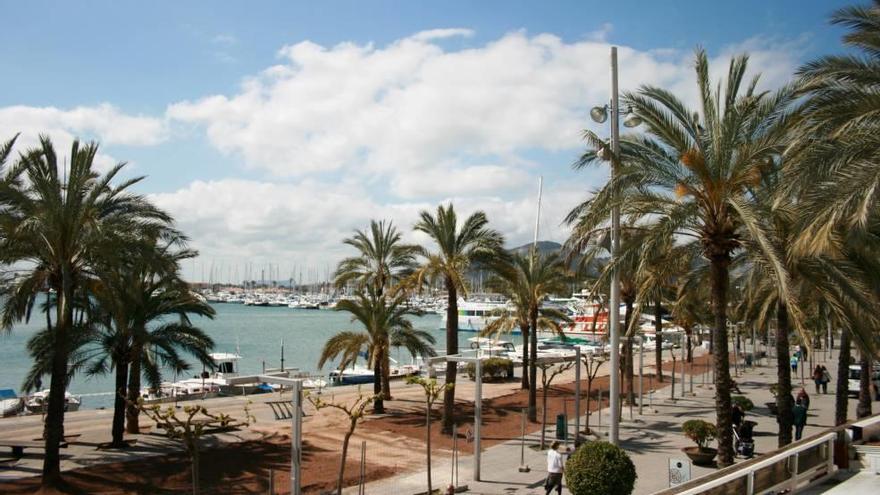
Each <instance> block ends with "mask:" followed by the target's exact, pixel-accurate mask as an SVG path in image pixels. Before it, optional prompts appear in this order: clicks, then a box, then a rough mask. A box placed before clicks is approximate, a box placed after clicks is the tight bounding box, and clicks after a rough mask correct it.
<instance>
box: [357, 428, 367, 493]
mask: <svg viewBox="0 0 880 495" xmlns="http://www.w3.org/2000/svg"><path fill="white" fill-rule="evenodd" d="M360 475H361V479H360V483H359V484H358V495H366V486H365V481H366V478H367V442H366V441H361V472H360Z"/></svg>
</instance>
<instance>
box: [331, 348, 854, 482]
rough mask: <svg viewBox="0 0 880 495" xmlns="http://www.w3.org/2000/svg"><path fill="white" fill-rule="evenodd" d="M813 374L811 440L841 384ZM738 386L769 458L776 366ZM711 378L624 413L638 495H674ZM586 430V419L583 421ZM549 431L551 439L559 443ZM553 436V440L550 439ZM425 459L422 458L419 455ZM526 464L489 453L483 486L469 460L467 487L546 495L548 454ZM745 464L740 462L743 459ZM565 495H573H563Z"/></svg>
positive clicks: (442, 464) (514, 455) (830, 417)
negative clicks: (663, 493)
mask: <svg viewBox="0 0 880 495" xmlns="http://www.w3.org/2000/svg"><path fill="white" fill-rule="evenodd" d="M823 357H824V354H823V353H822V352H818V353H817V355H816V361H815V362H814V365H815V364H816V363H820V364H823V365H825V366H826V367H827V368H828V370H829V372H830V373H831V375H832V377H833V378H835V379H836V376H837V369H836V368H837V363H836V357H837V354H836V353H834V354H833V356H832V357H828V358H827V359H823ZM809 374H810V373H809V370H807V372H806V373H805V377H806V378H805V380H804V385H803V386H804V388H805V389H806V390H807V392H808V393H809V394H810V397H811V399H812V401H811V404H810V412H809V416H808V422H807V427H806V428H805V430H804V436H809V435H813V434H816V433H819V432H820V431H822V430H824V429H826V428H829V427H831V426H833V423H834V381H832V383H831V384H830V386H829V388H828V394H827V395H815V394H814V392H815V390H814V385H813V383H812V381H811V380H810V379H809ZM731 375H732V376H733V379H734V380H736V382H737V383H738V384H739V387H740V390H741V391H742V395H745V396H746V397H748V398H750V399H751V400H752V402H754V404H755V409H754V410H753V411H751V412H749V413H748V414H747V416H746V418H747V419H748V420H751V421H755V422H757V423H758V425H757V426H756V427H755V450H756V455H760V454H762V453H766V452H770V451H772V450H775V449H776V446H777V439H776V433H777V425H776V418H775V416H772V415H770V413H769V410H768V409H767V407H766V406H765V403H766V402H771V401H772V400H773V398H772V394H771V393H770V390H769V386H770V384H772V383H775V382H776V362H775V360H764V361H762V362H761V363H758V365H757V366H755V367H753V368H748V369H747V370H745V371H743V370H739V373H738V375H737V374H736V373H735V371H734V370H733V369H731ZM712 382H713V380H712V377H711V376H707V374H695V375H694V376H693V395H690V394H689V392H690V389H691V378H690V377H688V378H687V379H686V385H687V386H686V387H685V392H686V394H685V395H686V396H685V397H684V398H682V397H681V395H680V394H681V392H682V390H681V383H680V375H679V377H678V378H677V379H676V396H677V397H676V399H675V400H674V401H672V400H671V398H670V392H671V390H670V388H669V387H668V385H669V383H670V381H669V377H668V375H667V379H666V382H665V385H667V386H666V387H665V388H662V389H658V390H657V391H656V392H655V393H654V394H652V395H651V394H648V395H646V396H645V404H644V409H643V414H639V413H638V407H634V409H633V419H632V420H630V419H629V409H628V408H625V409H624V421H623V422H622V423H621V429H620V439H621V446H622V447H623V448H625V449H626V450H627V452H628V453H629V454H630V456H631V458H632V460H633V463H634V464H635V466H636V472H637V474H638V476H639V477H638V480H637V482H636V487H635V491H634V493H635V494H637V495H642V494H649V493H653V492H656V491H658V490H662V489H664V488H667V487H668V481H669V479H668V473H669V469H668V466H669V459H672V458H674V459H687V457H686V456H685V455H684V454H683V453H682V452H681V450H680V449H681V448H682V447H688V446H690V445H692V443H691V442H690V440H688V439H687V438H686V437H685V436H684V435H683V434H682V433H681V424H682V423H683V422H684V421H687V420H688V419H694V418H699V419H704V420H707V421H710V422H713V423H714V421H715V404H714V400H715V399H714V393H715V392H714V386H713V385H712ZM654 385H656V383H654ZM793 385H794V387H795V389H794V390H795V394H797V391H799V390H800V387H801V380H800V373H798V377H797V378H796V379H794V380H793ZM645 388H646V390H647V388H648V380H647V379H645ZM855 405H856V400H855V399H851V400H850V409H849V412H850V416H851V417H854V415H855ZM590 422H591V425H592V426H593V427H594V430H598V432H599V434H600V435H601V434H604V433H605V425H607V409H606V410H604V411H603V418H602V424H603V427H602V428H601V429H599V428H595V426H596V424H597V422H598V417H597V414H596V413H595V412H594V413H593V418H591V420H590ZM581 424H582V425H583V424H584V419H582V420H581ZM552 433H553V432H552V431H550V430H549V429H548V434H549V435H552ZM539 434H540V431H538V432H534V433H532V434H531V435H529V436H528V439H527V441H528V443H529V444H532V445H536V444H537V443H538V441H539ZM549 435H548V436H549ZM416 455H421V453H419V454H416ZM525 455H526V464H528V465H529V466H530V467H531V471H530V472H529V473H520V472H518V469H517V468H518V466H519V465H520V442H519V441H512V442H507V443H504V444H500V445H496V446H494V447H491V448H488V449H486V450H485V451H484V452H483V455H482V458H483V460H482V468H481V474H482V477H481V481H479V482H476V481H473V469H472V466H473V457H472V456H467V457H465V456H462V457H461V461H460V465H459V480H460V483H459V484H460V485H467V486H468V492H467V493H474V494H499V495H500V494H523V495H527V494H539V495H540V494H543V493H544V490H543V486H542V484H543V480H544V477H545V476H546V461H545V459H546V451H544V452H541V451H536V450H533V449H531V448H528V446H527V448H526V449H525ZM737 460H738V461H739V460H741V459H737ZM433 468H434V469H433V473H434V474H433V484H434V487H435V489H437V488H442V489H445V488H446V486H447V485H448V484H449V483H450V472H451V464H450V461H449V460H448V459H445V460H442V461H438V462H435V463H434V464H433ZM713 471H715V469H714V468H704V467H698V466H692V477H693V478H696V477H698V476H702V475H704V474H708V473H711V472H713ZM425 489H426V474H425V472H424V471H422V472H418V473H410V474H404V475H401V476H398V477H395V478H391V479H386V480H380V481H377V482H373V483H370V484H368V485H367V486H366V493H368V494H373V493H376V494H378V493H383V494H385V493H387V494H415V493H419V492H424V491H425ZM345 493H357V487H354V488H352V489H349V490H346V491H345ZM563 493H569V492H568V491H567V490H563Z"/></svg>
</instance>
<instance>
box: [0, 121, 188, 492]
mask: <svg viewBox="0 0 880 495" xmlns="http://www.w3.org/2000/svg"><path fill="white" fill-rule="evenodd" d="M97 151H98V146H97V145H96V144H88V145H85V146H81V145H80V143H79V141H74V142H73V145H72V146H71V151H70V157H69V162H70V166H69V170H67V171H66V173H65V172H64V171H62V170H61V167H60V166H59V160H58V157H57V155H56V153H55V149H54V147H53V146H52V142H51V141H50V140H49V138H48V137H41V138H40V146H39V147H37V148H36V149H33V150H30V151H28V152H27V153H25V154H23V155H21V156H20V158H19V159H18V161H17V163H16V165H15V166H14V167H13V168H12V169H11V170H9V172H8V174H7V178H6V179H5V180H4V185H2V186H0V188H2V193H0V197H3V200H2V201H3V203H4V206H3V210H2V216H0V231H2V234H0V264H14V263H22V264H23V266H27V267H28V269H27V270H26V271H25V272H24V274H23V276H22V277H20V278H19V279H17V280H16V281H14V283H13V284H12V286H11V287H10V288H9V289H8V291H7V293H6V296H7V298H6V299H5V301H4V303H3V304H4V307H3V316H2V326H3V327H4V328H6V329H9V328H11V327H12V324H13V323H14V322H16V321H20V320H22V319H25V318H26V317H27V311H28V308H29V307H30V305H31V304H32V301H33V299H34V297H36V295H37V294H39V293H41V292H42V291H43V289H44V287H46V286H48V287H49V288H51V289H54V290H55V291H56V297H57V302H56V304H55V313H56V315H55V322H54V325H53V327H52V328H53V333H54V336H53V347H52V349H51V352H52V356H51V361H52V363H51V373H50V375H51V378H50V380H51V384H50V393H49V404H48V409H47V414H46V439H45V441H46V446H45V450H46V455H45V458H44V462H43V473H42V474H43V477H42V484H43V486H44V487H47V488H48V487H52V488H54V487H57V486H58V485H59V483H60V481H61V471H60V456H59V446H60V443H61V440H62V435H63V427H64V426H63V425H64V392H65V389H66V387H67V375H68V360H69V358H70V353H71V345H72V343H73V342H75V340H76V335H75V333H76V331H77V329H78V326H79V325H78V324H77V321H75V319H74V300H75V298H76V295H77V293H78V292H81V290H82V288H83V287H84V286H85V284H86V283H87V281H88V280H89V279H90V278H91V276H92V275H91V264H92V262H94V261H95V260H94V258H92V255H93V254H94V253H96V252H97V251H99V250H102V249H101V247H102V246H107V245H115V246H117V247H122V246H125V245H128V244H130V243H134V242H136V241H137V240H138V239H140V237H141V236H140V233H141V232H143V231H144V230H145V228H149V229H152V228H155V227H158V226H162V225H167V224H168V223H170V222H171V218H170V217H169V216H168V215H166V214H165V213H164V212H162V211H161V210H159V209H157V208H155V207H154V206H153V205H152V204H150V203H149V202H148V201H147V200H146V199H145V198H144V197H142V196H138V195H134V194H131V193H129V192H128V189H129V188H130V187H131V186H132V185H134V184H136V183H138V182H139V181H140V180H141V178H135V179H130V180H127V181H124V182H122V183H121V184H119V185H116V186H112V185H111V183H112V182H113V181H114V179H116V177H117V175H118V174H119V171H120V170H121V169H122V167H123V166H124V164H122V163H120V164H118V165H116V166H115V167H113V168H112V169H111V170H110V171H109V172H107V173H106V174H104V175H100V174H98V173H97V172H96V171H95V170H94V159H95V155H96V154H97ZM105 251H106V250H105Z"/></svg>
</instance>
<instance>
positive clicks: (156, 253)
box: [90, 229, 214, 447]
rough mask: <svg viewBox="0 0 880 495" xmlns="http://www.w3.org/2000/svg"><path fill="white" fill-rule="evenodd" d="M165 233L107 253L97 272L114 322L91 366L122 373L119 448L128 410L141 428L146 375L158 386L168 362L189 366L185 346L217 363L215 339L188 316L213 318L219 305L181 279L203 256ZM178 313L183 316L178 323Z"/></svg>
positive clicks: (96, 288)
mask: <svg viewBox="0 0 880 495" xmlns="http://www.w3.org/2000/svg"><path fill="white" fill-rule="evenodd" d="M162 236H163V237H164V238H165V239H166V240H157V239H156V238H155V237H149V238H145V239H143V242H142V243H141V244H140V245H138V246H135V248H136V249H135V250H134V251H131V252H120V251H116V252H114V253H102V255H101V256H100V259H101V262H99V263H96V266H95V270H94V271H95V274H96V280H95V283H94V284H93V288H92V291H91V293H92V294H93V296H94V298H95V300H96V301H97V302H98V305H99V306H100V307H101V308H102V309H103V310H104V312H105V313H106V314H107V319H108V320H109V321H108V324H107V325H105V331H104V332H103V335H102V336H101V338H100V346H101V347H102V348H103V349H105V351H106V352H105V353H104V355H103V356H102V357H101V358H100V359H96V360H95V361H94V362H93V364H92V366H91V368H90V371H91V372H92V373H99V372H107V371H109V370H111V369H112V370H114V371H115V376H116V387H115V392H116V394H115V402H114V411H113V430H112V431H113V441H112V443H111V445H113V446H115V447H123V446H124V445H125V443H124V441H123V429H124V423H125V419H126V415H127V416H128V430H129V432H130V433H138V432H139V428H138V421H137V418H138V414H139V410H138V408H137V406H136V402H137V398H138V396H139V394H140V383H141V375H142V372H143V374H145V375H146V376H147V378H148V381H149V382H150V384H151V386H153V387H158V386H159V382H160V381H161V376H160V369H161V367H170V368H172V369H174V370H175V371H176V372H182V371H185V370H187V369H189V364H188V363H186V361H184V360H183V358H182V357H181V355H180V351H183V352H186V353H189V354H192V355H193V356H195V357H196V358H197V360H198V361H199V362H201V363H203V364H208V365H210V364H211V363H212V361H211V358H210V356H209V355H208V351H209V350H210V349H211V348H212V347H213V341H212V339H211V338H210V337H208V336H207V335H206V334H205V333H204V332H202V331H201V330H200V329H198V328H195V327H193V326H192V324H191V321H190V320H189V316H190V315H198V316H203V317H208V318H213V316H214V310H213V309H212V308H211V306H210V305H208V304H207V303H205V302H202V301H200V300H198V299H197V298H196V297H195V296H193V294H192V293H191V292H190V291H189V289H188V287H187V285H186V283H185V282H183V281H182V280H181V279H180V278H179V269H180V262H181V261H182V260H185V259H189V258H192V257H193V256H195V255H196V253H195V252H194V251H190V250H187V249H182V250H179V251H175V250H174V249H175V247H178V246H181V247H182V246H183V245H184V244H185V242H186V239H185V238H183V237H182V236H180V235H179V234H178V233H176V232H174V231H172V230H169V229H165V231H164V232H162ZM175 318H176V320H177V321H173V319H175ZM169 319H172V320H171V321H169ZM158 322H164V323H158ZM157 323H158V324H157ZM145 349H149V350H150V351H151V352H145ZM129 375H130V376H129ZM126 401H128V402H129V404H128V405H126Z"/></svg>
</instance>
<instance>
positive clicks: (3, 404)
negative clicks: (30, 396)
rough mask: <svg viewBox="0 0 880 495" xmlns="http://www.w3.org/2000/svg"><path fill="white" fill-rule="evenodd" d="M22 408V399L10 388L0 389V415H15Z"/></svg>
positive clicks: (3, 416)
mask: <svg viewBox="0 0 880 495" xmlns="http://www.w3.org/2000/svg"><path fill="white" fill-rule="evenodd" d="M22 409H24V399H22V398H21V397H19V396H18V395H16V394H15V390H12V389H11V388H3V389H0V417H2V418H5V417H7V416H15V415H16V414H19V413H21V411H22Z"/></svg>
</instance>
